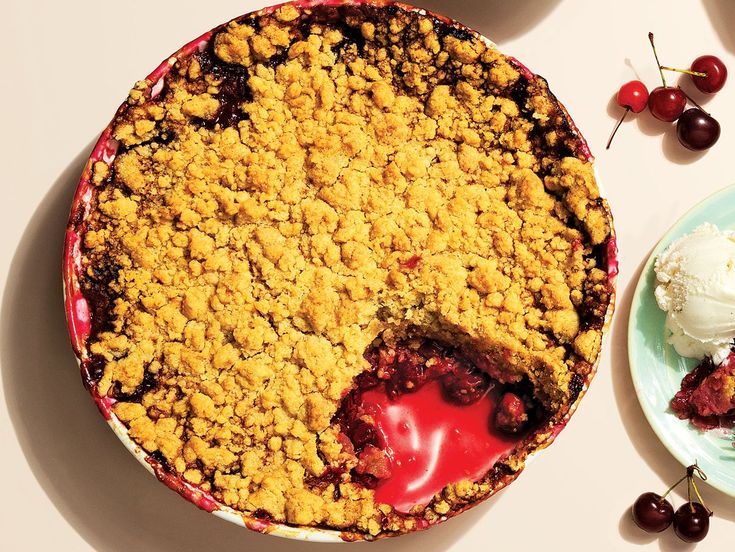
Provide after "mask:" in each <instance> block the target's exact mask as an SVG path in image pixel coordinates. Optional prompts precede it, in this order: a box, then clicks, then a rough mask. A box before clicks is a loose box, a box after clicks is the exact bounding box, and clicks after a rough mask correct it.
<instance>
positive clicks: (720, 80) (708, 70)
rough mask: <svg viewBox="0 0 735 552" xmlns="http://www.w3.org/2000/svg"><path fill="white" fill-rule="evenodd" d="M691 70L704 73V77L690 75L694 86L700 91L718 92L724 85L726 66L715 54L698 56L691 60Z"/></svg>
mask: <svg viewBox="0 0 735 552" xmlns="http://www.w3.org/2000/svg"><path fill="white" fill-rule="evenodd" d="M691 70H692V71H694V72H696V73H704V74H705V75H706V76H704V77H701V76H695V75H692V81H693V82H694V86H696V87H697V88H699V90H701V91H702V92H705V93H707V94H713V93H715V92H719V91H720V90H722V87H723V86H725V81H726V80H727V67H725V64H724V63H723V62H722V60H721V59H720V58H718V57H716V56H699V57H698V58H697V59H695V60H694V61H693V62H692V66H691Z"/></svg>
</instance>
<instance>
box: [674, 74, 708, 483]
mask: <svg viewBox="0 0 735 552" xmlns="http://www.w3.org/2000/svg"><path fill="white" fill-rule="evenodd" d="M677 88H678V89H679V90H681V93H682V94H684V96H686V99H687V100H689V101H690V102H692V103H693V104H694V107H696V108H697V109H699V110H700V111H701V112H702V113H706V114H707V115H710V114H709V112H707V111H705V109H704V108H703V107H702V106H701V105H699V104H698V103H697V102H695V101H694V98H692V97H691V96H690V95H689V94H687V93H686V92H685V91H684V89H683V88H682V87H681V86H677ZM711 116H712V115H710V117H711ZM693 467H695V468H696V469H697V470H698V471H697V474H698V475H699V472H701V473H704V472H703V471H702V470H701V469H700V468H699V466H697V465H696V464H694V466H689V468H693ZM689 468H687V469H689ZM700 477H701V475H700ZM706 479H707V476H706V475H705V476H704V477H703V480H705V481H706Z"/></svg>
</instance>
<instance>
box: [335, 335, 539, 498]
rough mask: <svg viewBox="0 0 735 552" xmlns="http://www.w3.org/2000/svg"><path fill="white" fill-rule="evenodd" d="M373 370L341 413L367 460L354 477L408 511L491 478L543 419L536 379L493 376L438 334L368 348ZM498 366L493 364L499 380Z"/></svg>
mask: <svg viewBox="0 0 735 552" xmlns="http://www.w3.org/2000/svg"><path fill="white" fill-rule="evenodd" d="M365 356H366V358H367V360H368V361H369V362H370V364H371V365H372V366H373V370H372V371H370V372H367V373H364V374H361V375H360V376H358V378H357V380H356V386H355V389H354V390H353V391H351V392H350V393H349V394H348V395H347V396H346V397H345V399H344V400H343V402H342V405H341V407H340V409H339V410H338V412H337V414H336V415H335V419H334V422H335V423H337V424H339V426H340V428H341V430H342V433H341V435H340V439H341V441H342V444H343V446H344V447H345V448H346V449H347V450H350V451H354V453H355V455H356V457H357V459H358V463H357V465H356V466H355V467H354V468H353V469H352V472H351V475H352V479H353V481H355V482H357V483H360V484H362V485H364V486H366V487H368V488H372V489H375V499H376V500H377V501H378V502H383V503H386V504H390V505H392V506H393V507H394V508H395V509H396V510H398V511H399V512H408V511H409V510H410V509H411V508H412V507H413V506H415V505H426V504H427V503H428V502H430V501H431V499H432V497H433V496H434V495H435V494H436V493H438V492H440V491H441V490H442V489H443V488H444V487H445V486H446V485H448V484H449V483H454V482H457V481H460V480H463V479H469V480H479V479H481V478H482V477H483V476H484V475H485V474H486V473H487V472H488V471H489V470H490V469H491V468H492V467H493V466H494V465H495V463H496V462H497V461H498V460H501V459H502V458H503V457H506V456H507V455H508V454H509V453H510V452H511V451H512V450H513V449H514V447H515V446H516V445H517V444H518V443H519V442H520V441H521V440H522V439H523V438H524V436H525V435H526V434H527V433H528V431H529V430H530V429H531V428H532V426H534V425H536V424H537V423H538V421H539V419H540V417H541V416H542V415H543V412H542V410H541V407H540V405H539V404H538V403H537V402H536V401H535V400H534V399H533V393H532V389H531V386H530V384H528V382H524V381H518V378H517V377H516V378H509V379H508V380H507V381H505V382H503V381H500V380H499V379H495V378H492V377H490V375H489V374H488V373H487V372H486V371H483V370H480V369H479V368H478V367H477V366H478V365H487V364H489V362H488V361H486V362H478V359H473V360H474V361H475V362H472V361H471V360H470V359H469V358H468V356H467V355H464V354H462V352H461V351H459V350H457V349H455V348H452V347H448V346H446V345H443V344H440V343H438V342H435V341H430V340H420V341H419V340H411V341H407V342H402V343H399V344H398V345H397V346H395V347H388V346H386V345H379V346H377V347H373V348H371V349H370V350H368V351H367V353H366V355H365ZM497 373H498V370H493V375H494V376H497Z"/></svg>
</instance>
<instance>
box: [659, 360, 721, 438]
mask: <svg viewBox="0 0 735 552" xmlns="http://www.w3.org/2000/svg"><path fill="white" fill-rule="evenodd" d="M733 373H735V353H730V356H729V357H728V358H727V359H725V361H724V362H723V363H722V364H721V365H720V366H715V364H714V363H713V362H712V359H711V358H709V357H707V358H705V359H704V360H703V361H702V362H701V363H700V364H699V365H698V366H697V367H696V368H694V370H692V371H691V372H689V373H688V374H687V375H686V376H684V378H683V379H682V380H681V388H680V390H679V391H678V392H677V393H676V395H674V398H673V399H672V400H671V409H672V410H673V411H674V413H675V414H676V415H677V416H678V417H679V419H682V420H686V419H688V420H691V422H692V423H693V424H694V425H695V426H697V427H698V428H700V429H713V428H715V427H728V426H732V425H733V424H734V423H735V398H734V397H731V396H730V395H729V393H727V391H726V390H725V389H724V387H725V385H724V383H723V382H724V379H725V378H726V377H727V376H729V375H731V374H733Z"/></svg>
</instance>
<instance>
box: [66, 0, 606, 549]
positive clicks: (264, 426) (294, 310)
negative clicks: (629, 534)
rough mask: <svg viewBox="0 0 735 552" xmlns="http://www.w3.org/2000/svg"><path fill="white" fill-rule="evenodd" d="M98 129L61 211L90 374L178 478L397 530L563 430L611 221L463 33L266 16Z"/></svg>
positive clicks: (486, 487) (214, 41)
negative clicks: (80, 208) (72, 236)
mask: <svg viewBox="0 0 735 552" xmlns="http://www.w3.org/2000/svg"><path fill="white" fill-rule="evenodd" d="M154 84H155V86H154ZM152 88H155V93H153V92H151V89H152ZM110 132H111V136H112V138H113V140H114V143H115V144H117V145H118V146H119V147H117V151H116V156H115V158H114V161H110V162H109V163H108V162H107V161H98V162H96V163H95V164H94V166H93V170H92V175H91V177H90V183H91V186H92V190H93V193H91V194H90V195H91V196H92V200H91V203H90V205H89V209H88V211H89V215H84V216H80V217H78V220H77V218H75V219H74V220H73V221H72V225H73V226H74V230H75V231H77V232H78V233H79V235H80V236H81V239H82V246H81V251H82V258H81V260H80V261H79V264H80V266H81V269H80V276H79V279H80V287H81V290H82V292H83V294H84V296H85V298H86V300H87V301H88V303H89V311H90V314H91V325H92V327H91V335H90V336H89V340H88V343H87V347H88V351H86V352H87V355H86V358H87V359H88V360H86V361H85V362H84V364H83V372H84V377H85V383H86V385H87V386H88V387H89V388H90V390H92V392H93V393H94V394H95V395H96V396H97V397H101V398H104V400H105V401H107V402H106V404H111V405H112V406H111V408H110V409H111V411H112V412H113V413H114V415H115V416H116V417H117V419H118V420H120V421H121V422H122V423H123V424H125V425H126V427H127V428H128V435H129V436H130V438H131V439H132V440H133V441H134V442H135V443H136V444H137V445H139V446H140V447H141V448H142V449H143V450H145V451H146V452H147V453H148V454H149V455H150V457H151V458H153V459H154V460H155V461H156V462H157V463H158V464H160V465H161V466H162V468H161V470H159V472H160V473H164V472H165V473H166V474H168V478H169V481H170V482H171V484H170V486H172V488H177V490H178V491H179V492H183V491H185V490H187V489H189V490H190V489H196V490H197V492H201V493H202V494H203V495H204V494H206V495H207V496H211V497H212V500H211V501H210V502H211V503H212V504H214V503H215V501H216V503H218V504H224V505H226V506H228V507H230V508H232V509H233V510H235V511H238V512H242V513H243V515H245V516H246V517H247V518H248V519H252V518H259V519H263V520H270V521H273V522H276V523H286V524H291V525H295V526H313V527H322V528H331V529H337V530H342V531H347V532H350V533H351V534H355V535H358V536H361V537H365V538H372V537H377V536H382V535H395V534H399V533H404V532H410V531H413V530H416V529H418V528H423V527H426V526H428V525H431V524H432V523H436V522H438V521H441V520H443V519H446V518H447V517H449V516H451V515H453V514H455V513H457V512H460V511H462V510H464V509H465V508H467V507H468V506H471V505H472V504H474V503H476V502H477V501H479V500H481V499H483V498H485V497H487V496H489V495H491V494H492V493H493V492H495V491H496V490H497V489H499V488H502V487H503V486H505V485H506V484H507V483H509V482H510V481H512V480H513V479H514V478H515V476H516V475H517V474H518V473H520V471H521V470H522V469H523V466H524V462H525V458H526V457H527V456H528V454H530V453H531V452H533V451H535V450H537V449H538V448H540V447H543V446H545V445H546V444H548V442H550V439H551V438H553V436H554V435H555V432H556V431H558V429H559V428H560V427H562V426H563V424H564V423H565V421H566V419H567V418H568V415H569V413H570V412H571V411H572V410H573V407H574V405H575V403H576V401H577V398H578V396H579V394H580V392H581V390H582V389H583V387H584V385H585V383H586V382H588V381H589V378H590V377H591V373H592V371H593V366H594V364H595V362H596V360H597V358H598V355H599V351H600V346H601V338H602V327H603V325H604V322H605V317H606V315H607V314H608V311H609V306H610V303H611V300H612V297H613V293H614V289H613V286H612V283H611V279H612V278H613V277H614V274H615V268H614V258H613V257H614V253H615V246H614V237H613V235H612V226H611V219H610V215H609V210H608V208H607V205H606V203H605V201H604V200H603V199H602V198H601V197H600V195H599V190H598V188H597V185H596V182H595V178H594V172H593V170H592V166H591V163H590V159H589V152H588V150H587V148H586V144H585V143H584V141H583V140H582V139H581V138H580V137H579V135H578V134H577V132H576V129H575V128H574V127H573V125H572V124H571V122H570V120H569V118H568V116H567V115H566V113H565V111H564V109H563V107H562V106H561V105H560V104H559V103H558V102H557V101H556V99H555V98H554V96H553V95H552V94H551V92H549V90H548V87H547V85H546V82H545V81H544V80H543V79H542V78H540V77H533V76H532V75H529V73H528V72H527V71H521V70H520V68H519V66H518V64H517V63H516V62H514V61H513V60H512V59H510V58H506V57H505V56H503V55H502V54H501V53H500V52H498V51H497V50H496V49H494V48H492V47H489V46H488V45H487V44H486V43H485V42H483V41H482V40H480V39H479V38H478V37H477V36H476V35H474V34H473V33H472V32H470V31H467V30H466V29H463V28H460V27H458V26H454V25H452V24H450V23H448V22H446V21H444V20H441V19H439V18H436V17H433V16H431V15H425V14H422V13H418V12H414V11H409V10H407V9H405V8H401V7H399V6H369V5H366V4H359V5H349V4H345V5H339V6H328V5H318V6H313V7H310V8H304V7H296V6H294V5H292V4H286V5H283V6H281V7H279V8H277V9H274V10H273V11H272V12H268V13H265V14H257V15H249V16H244V17H242V18H240V19H238V20H236V21H233V22H231V23H229V24H227V25H225V26H223V27H221V28H219V29H217V30H215V31H214V32H213V34H212V37H211V40H209V42H208V43H207V44H206V45H203V47H202V48H201V49H199V50H196V51H195V52H193V53H192V54H191V55H190V56H187V57H185V58H183V59H179V60H178V61H177V62H176V64H175V65H174V66H173V67H172V68H171V71H170V73H169V74H168V75H166V77H165V79H164V80H162V81H159V82H158V83H151V82H142V83H139V85H137V86H136V87H135V88H134V89H133V90H132V91H131V93H130V96H129V98H128V102H127V104H126V105H125V106H124V107H123V108H122V109H121V110H120V112H119V113H118V115H117V116H116V118H115V121H114V122H113V125H112V127H111V131H110ZM113 149H114V148H113ZM159 477H160V475H159ZM174 480H176V481H180V482H185V485H184V484H183V483H182V484H181V485H178V486H177V485H174V484H173V483H172V482H173V481H174Z"/></svg>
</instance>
